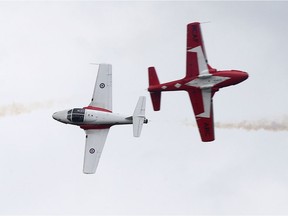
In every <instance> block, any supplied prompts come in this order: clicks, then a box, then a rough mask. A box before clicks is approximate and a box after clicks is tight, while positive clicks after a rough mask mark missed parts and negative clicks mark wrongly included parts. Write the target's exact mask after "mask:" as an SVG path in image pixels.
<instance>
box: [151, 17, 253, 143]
mask: <svg viewBox="0 0 288 216" xmlns="http://www.w3.org/2000/svg"><path fill="white" fill-rule="evenodd" d="M148 75H149V88H148V91H149V92H150V96H151V99H152V103H153V108H154V110H155V111H159V110H160V103H161V92H162V91H187V92H188V94H189V97H190V100H191V103H192V107H193V110H194V114H195V117H196V121H197V125H198V128H199V132H200V135H201V139H202V141H203V142H210V141H213V140H214V139H215V135H214V121H213V96H214V94H215V92H217V91H218V90H219V89H220V88H223V87H227V86H230V85H236V84H238V83H240V82H242V81H244V80H246V79H247V78H248V74H247V73H246V72H243V71H238V70H221V71H218V70H216V69H214V68H212V67H211V66H210V65H209V64H208V61H207V57H206V52H205V47H204V41H203V39H202V34H201V29H200V23H199V22H194V23H190V24H188V25H187V49H186V76H185V77H184V78H183V79H179V80H175V81H172V82H167V83H163V84H160V82H159V79H158V76H157V73H156V70H155V68H154V67H149V68H148Z"/></svg>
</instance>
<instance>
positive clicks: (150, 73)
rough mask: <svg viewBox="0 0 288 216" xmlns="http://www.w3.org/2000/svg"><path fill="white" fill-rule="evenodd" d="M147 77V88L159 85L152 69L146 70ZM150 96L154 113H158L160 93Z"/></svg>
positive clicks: (152, 93)
mask: <svg viewBox="0 0 288 216" xmlns="http://www.w3.org/2000/svg"><path fill="white" fill-rule="evenodd" d="M148 77H149V87H152V86H154V85H159V84H160V82H159V79H158V76H157V73H156V70H155V68H154V67H149V68H148ZM150 96H151V100H152V104H153V109H154V111H159V110H160V105H161V91H157V92H150Z"/></svg>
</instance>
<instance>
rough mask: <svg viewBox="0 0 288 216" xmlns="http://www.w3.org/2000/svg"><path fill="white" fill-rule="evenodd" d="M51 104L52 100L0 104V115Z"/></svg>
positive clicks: (30, 110)
mask: <svg viewBox="0 0 288 216" xmlns="http://www.w3.org/2000/svg"><path fill="white" fill-rule="evenodd" d="M53 105H54V102H53V101H47V102H34V103H31V104H21V103H12V104H9V105H4V106H0V117H4V116H11V115H20V114H24V113H30V112H33V111H36V110H39V109H48V108H50V107H52V106H53Z"/></svg>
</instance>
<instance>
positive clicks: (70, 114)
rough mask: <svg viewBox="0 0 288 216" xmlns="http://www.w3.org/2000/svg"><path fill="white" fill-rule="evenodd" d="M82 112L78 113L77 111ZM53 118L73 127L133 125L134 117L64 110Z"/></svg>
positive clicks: (81, 109)
mask: <svg viewBox="0 0 288 216" xmlns="http://www.w3.org/2000/svg"><path fill="white" fill-rule="evenodd" d="M75 110H76V111H77V110H78V111H80V112H78V113H77V112H76V111H75ZM53 118H54V119H55V120H57V121H59V122H62V123H65V124H72V125H79V126H82V125H118V124H132V123H133V121H132V117H129V116H128V117H127V116H124V115H120V114H117V113H112V112H106V111H98V110H91V109H84V108H76V109H70V110H63V111H59V112H56V113H54V114H53Z"/></svg>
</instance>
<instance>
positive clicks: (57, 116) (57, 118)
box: [52, 112, 61, 121]
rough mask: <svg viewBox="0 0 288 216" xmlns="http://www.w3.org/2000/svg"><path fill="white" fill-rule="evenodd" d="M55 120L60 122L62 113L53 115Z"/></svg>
mask: <svg viewBox="0 0 288 216" xmlns="http://www.w3.org/2000/svg"><path fill="white" fill-rule="evenodd" d="M52 117H53V119H55V120H57V121H59V120H60V119H61V116H60V113H59V112H55V113H54V114H53V115H52Z"/></svg>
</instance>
